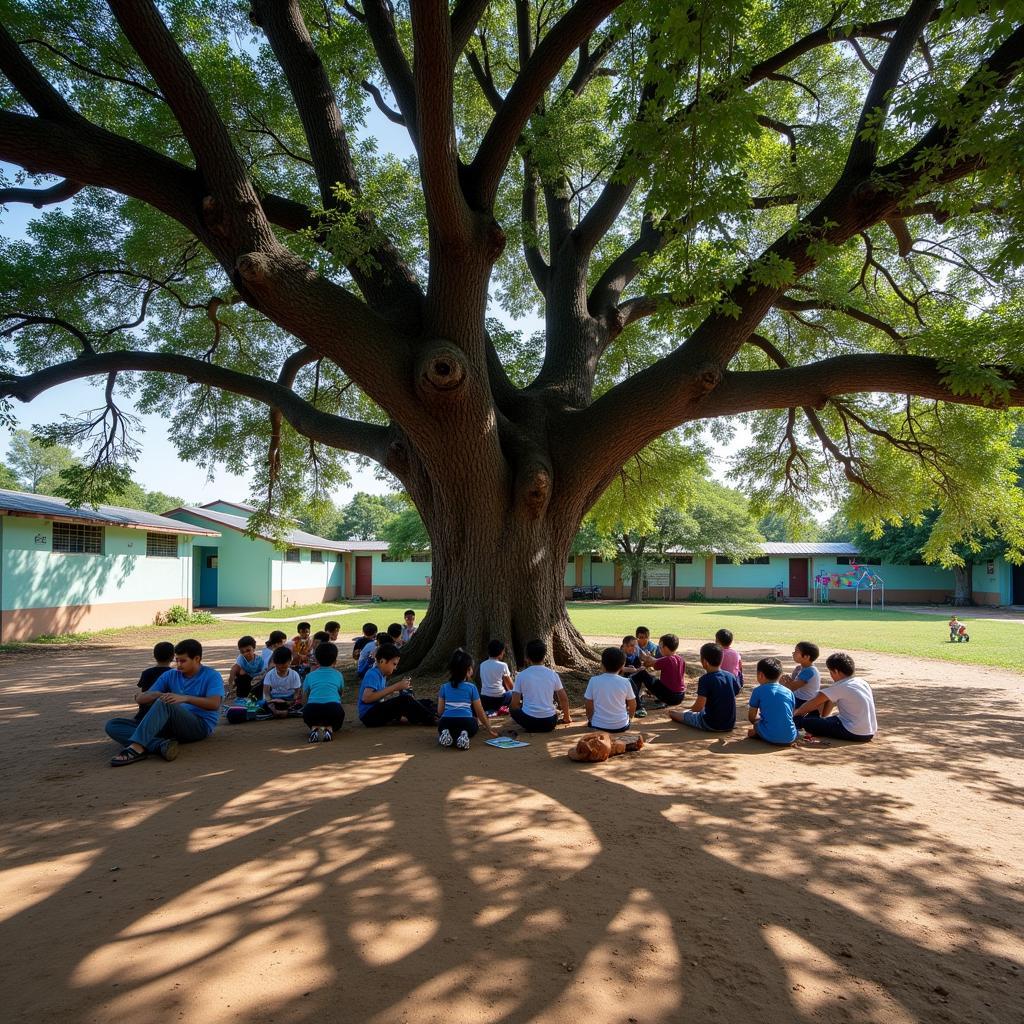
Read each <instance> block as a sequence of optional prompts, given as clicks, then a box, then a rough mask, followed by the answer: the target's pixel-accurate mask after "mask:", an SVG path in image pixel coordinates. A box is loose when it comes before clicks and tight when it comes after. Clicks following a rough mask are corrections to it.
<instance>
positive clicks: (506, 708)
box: [498, 704, 512, 715]
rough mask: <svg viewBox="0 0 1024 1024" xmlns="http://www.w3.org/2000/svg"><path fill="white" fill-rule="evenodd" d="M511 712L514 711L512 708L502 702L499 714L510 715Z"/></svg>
mask: <svg viewBox="0 0 1024 1024" xmlns="http://www.w3.org/2000/svg"><path fill="white" fill-rule="evenodd" d="M511 713H512V709H511V708H510V707H509V706H508V705H507V704H502V705H501V707H500V708H498V714H499V715H508V714H511Z"/></svg>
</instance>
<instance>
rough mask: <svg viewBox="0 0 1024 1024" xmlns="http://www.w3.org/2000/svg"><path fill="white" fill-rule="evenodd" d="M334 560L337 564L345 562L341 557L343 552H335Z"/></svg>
mask: <svg viewBox="0 0 1024 1024" xmlns="http://www.w3.org/2000/svg"><path fill="white" fill-rule="evenodd" d="M334 560H335V561H336V562H341V561H344V559H343V558H342V557H341V552H340V551H335V552H334Z"/></svg>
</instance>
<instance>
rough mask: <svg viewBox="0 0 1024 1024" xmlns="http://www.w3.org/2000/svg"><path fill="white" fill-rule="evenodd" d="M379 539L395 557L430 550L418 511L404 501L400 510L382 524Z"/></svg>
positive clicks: (406, 556) (425, 530) (428, 537)
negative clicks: (385, 543)
mask: <svg viewBox="0 0 1024 1024" xmlns="http://www.w3.org/2000/svg"><path fill="white" fill-rule="evenodd" d="M381 534H382V536H381V539H382V540H386V541H387V543H388V552H389V554H391V555H393V556H394V557H395V558H408V557H409V556H410V555H418V554H422V553H424V552H426V551H429V550H430V535H429V534H428V533H427V528H426V525H425V524H424V522H423V519H422V517H421V516H420V514H419V512H417V511H416V509H415V508H414V507H412V505H411V504H410V503H409V502H408V501H406V502H405V503H404V507H403V509H402V511H401V512H399V513H398V515H396V516H392V518H391V519H389V520H388V522H387V523H386V524H385V525H384V528H383V529H382V530H381Z"/></svg>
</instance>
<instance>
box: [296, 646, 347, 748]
mask: <svg viewBox="0 0 1024 1024" xmlns="http://www.w3.org/2000/svg"><path fill="white" fill-rule="evenodd" d="M325 635H326V634H325ZM313 660H314V661H315V662H316V665H317V667H316V668H315V669H313V671H312V672H310V673H309V675H307V676H306V679H305V681H304V682H303V686H302V694H303V701H304V703H303V705H302V720H303V721H304V722H305V723H306V725H308V726H309V742H310V743H319V742H321V741H323V742H324V743H329V742H330V741H331V740H333V739H334V730H335V729H340V728H341V726H342V723H343V722H344V721H345V709H344V708H343V707H342V706H341V694H342V691H343V690H344V689H345V677H344V676H343V675H342V674H341V673H340V672H339V671H338V670H337V669H336V668H334V665H335V663H336V662H337V660H338V648H337V646H336V645H335V644H332V643H328V642H326V641H324V642H323V643H320V644H318V645H317V646H316V648H314V650H313Z"/></svg>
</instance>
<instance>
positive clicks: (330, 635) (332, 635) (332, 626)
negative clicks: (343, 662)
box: [324, 621, 341, 654]
mask: <svg viewBox="0 0 1024 1024" xmlns="http://www.w3.org/2000/svg"><path fill="white" fill-rule="evenodd" d="M324 632H325V633H326V634H327V640H326V643H329V644H334V645H335V646H337V644H338V634H339V633H340V632H341V623H340V622H333V621H332V622H328V623H325V624H324ZM338 653H339V654H340V653H341V652H340V651H339V652H338Z"/></svg>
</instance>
